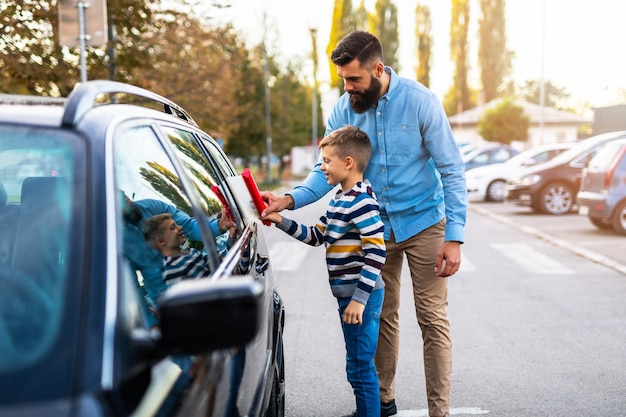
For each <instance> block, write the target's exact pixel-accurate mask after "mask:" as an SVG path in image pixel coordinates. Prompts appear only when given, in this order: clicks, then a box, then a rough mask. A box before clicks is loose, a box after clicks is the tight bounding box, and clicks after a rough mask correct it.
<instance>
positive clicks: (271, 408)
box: [265, 338, 285, 417]
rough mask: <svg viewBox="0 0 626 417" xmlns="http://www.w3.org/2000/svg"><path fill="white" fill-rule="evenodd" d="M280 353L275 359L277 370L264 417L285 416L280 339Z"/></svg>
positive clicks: (283, 366) (283, 369) (283, 368)
mask: <svg viewBox="0 0 626 417" xmlns="http://www.w3.org/2000/svg"><path fill="white" fill-rule="evenodd" d="M279 350H280V352H279V353H278V355H279V356H280V358H277V363H279V365H278V366H279V369H278V370H277V372H276V374H275V375H274V383H273V384H272V393H271V395H270V403H269V404H268V406H267V412H266V413H265V415H266V417H284V416H285V360H284V357H283V356H282V355H283V341H282V338H281V339H280V347H279Z"/></svg>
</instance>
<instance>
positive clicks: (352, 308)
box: [342, 300, 365, 324]
mask: <svg viewBox="0 0 626 417" xmlns="http://www.w3.org/2000/svg"><path fill="white" fill-rule="evenodd" d="M363 311H365V306H364V305H363V304H361V303H359V302H358V301H354V300H351V301H350V304H348V307H346V309H345V311H344V312H343V317H342V319H343V322H344V323H346V324H363Z"/></svg>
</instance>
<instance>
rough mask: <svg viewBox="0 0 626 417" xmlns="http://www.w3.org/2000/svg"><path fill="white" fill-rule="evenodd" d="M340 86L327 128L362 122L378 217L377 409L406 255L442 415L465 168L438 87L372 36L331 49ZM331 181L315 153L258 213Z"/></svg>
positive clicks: (393, 353)
mask: <svg viewBox="0 0 626 417" xmlns="http://www.w3.org/2000/svg"><path fill="white" fill-rule="evenodd" d="M331 60H332V61H333V63H334V64H335V65H336V68H337V73H338V74H339V76H340V77H341V78H342V79H343V80H344V90H345V93H344V94H343V96H342V97H341V98H340V99H339V101H338V102H337V103H336V104H335V106H334V108H333V111H332V113H331V115H330V117H329V119H328V123H327V129H326V135H328V134H329V133H330V132H332V131H333V130H335V129H338V128H340V127H342V126H345V125H353V126H357V127H359V128H360V129H362V130H364V131H365V132H366V133H367V134H368V135H369V137H370V140H371V142H372V148H373V149H372V157H371V158H370V161H369V164H368V167H367V169H366V171H365V173H364V177H365V178H367V179H368V180H369V181H370V182H371V184H372V188H373V190H374V193H375V194H376V195H377V196H378V201H379V203H380V213H381V217H382V220H383V223H384V225H385V243H386V245H387V261H386V264H385V266H384V268H383V271H382V277H383V280H384V282H385V300H384V303H383V309H382V313H381V317H380V332H379V341H378V349H377V352H376V361H375V362H376V369H377V371H378V376H379V381H380V398H381V416H382V417H388V416H391V415H394V414H396V413H397V407H396V404H395V373H396V367H397V363H398V348H399V317H398V308H399V304H400V275H401V269H402V261H403V257H404V255H406V257H407V261H408V265H409V269H410V273H411V279H412V283H413V294H414V302H415V311H416V315H417V321H418V323H419V326H420V329H421V331H422V339H423V357H424V372H425V377H426V391H427V400H428V412H429V416H431V417H435V416H437V417H440V416H446V415H448V413H449V411H450V380H451V371H452V340H451V336H450V324H449V321H448V311H447V310H448V287H447V285H448V279H447V277H449V276H452V275H454V274H455V273H456V272H457V271H458V270H459V266H460V264H461V243H462V242H463V241H464V238H465V237H464V227H465V218H466V211H467V192H466V187H465V169H464V165H463V161H462V158H461V154H460V152H459V150H458V148H457V145H456V142H455V140H454V137H453V135H452V131H451V129H450V125H449V123H448V119H447V117H446V115H445V113H444V111H443V108H442V106H441V103H440V102H439V100H438V99H437V97H436V96H435V95H434V94H433V93H432V92H431V91H430V90H428V89H427V88H426V87H424V86H423V85H422V84H420V83H418V82H416V81H413V80H409V79H406V78H401V77H399V76H398V75H397V74H396V73H395V72H394V70H393V69H391V68H390V67H387V66H385V65H384V64H383V52H382V46H381V44H380V41H379V40H378V39H377V38H376V37H375V36H374V35H372V34H370V33H367V32H362V31H355V32H352V33H350V34H348V35H346V36H345V37H344V38H343V39H342V40H341V41H340V42H339V44H338V45H337V47H336V48H335V49H334V50H333V51H332V54H331ZM328 191H329V186H328V185H327V183H326V180H325V178H324V175H323V173H322V172H321V170H320V163H318V164H317V165H316V166H315V168H314V169H313V171H311V173H310V174H309V176H308V177H307V178H306V180H305V181H304V183H303V184H302V185H300V186H298V187H295V188H294V189H293V190H292V191H290V192H289V193H287V194H286V195H284V196H277V195H275V194H272V193H269V192H264V193H262V194H263V197H264V198H265V199H266V200H267V201H268V203H269V205H268V207H267V209H266V210H265V212H266V213H269V212H273V211H281V210H284V209H294V208H299V207H302V206H305V205H307V204H309V203H312V202H314V201H316V200H318V199H319V198H321V197H323V196H324V195H325V194H326V193H327V192H328Z"/></svg>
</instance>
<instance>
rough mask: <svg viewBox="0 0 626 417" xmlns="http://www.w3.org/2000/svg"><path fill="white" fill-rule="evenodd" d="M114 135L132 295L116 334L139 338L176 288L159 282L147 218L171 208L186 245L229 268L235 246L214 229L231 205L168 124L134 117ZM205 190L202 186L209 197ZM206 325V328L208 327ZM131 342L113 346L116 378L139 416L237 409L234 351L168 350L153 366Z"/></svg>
mask: <svg viewBox="0 0 626 417" xmlns="http://www.w3.org/2000/svg"><path fill="white" fill-rule="evenodd" d="M114 136H115V140H114V145H113V151H112V154H113V155H112V156H113V158H112V159H113V165H114V167H113V177H114V184H115V186H114V190H115V193H116V194H117V196H116V200H117V201H118V207H119V209H118V210H119V212H121V213H120V215H119V218H120V222H119V225H120V226H119V227H120V229H121V230H120V232H119V235H121V236H122V239H121V242H120V243H119V245H120V247H119V249H118V251H119V258H120V261H119V263H120V264H121V265H123V271H122V273H121V274H120V275H122V276H123V277H124V280H123V282H122V283H121V285H120V287H121V291H122V294H125V296H124V297H122V301H121V302H119V303H118V305H119V307H118V308H119V313H118V315H117V316H118V317H117V320H118V322H120V325H119V326H116V328H117V329H118V332H119V334H118V336H117V338H116V339H117V340H118V341H120V340H122V341H123V340H132V339H133V334H137V332H140V331H141V330H142V329H141V327H142V326H143V328H144V329H143V330H144V331H145V330H146V329H145V328H146V327H147V328H149V329H150V330H151V331H153V332H154V331H155V329H156V330H158V326H159V323H158V298H159V296H160V294H162V293H163V292H164V291H165V290H167V288H168V285H165V284H163V280H162V279H161V281H160V282H159V277H160V275H159V274H160V273H161V268H162V256H161V255H160V254H159V253H158V252H156V251H155V250H154V249H152V248H151V247H149V246H148V245H147V244H146V242H145V240H144V237H143V227H142V225H143V222H145V220H146V219H147V218H150V216H153V215H155V214H159V213H162V212H167V213H170V214H171V215H172V216H173V218H174V219H175V220H176V222H177V224H179V225H181V226H182V227H183V230H184V233H185V236H187V237H188V239H187V242H185V244H184V246H185V247H186V248H187V249H196V250H198V251H200V252H202V253H204V254H206V258H207V261H208V264H209V265H210V269H211V272H212V273H213V274H215V272H216V271H217V270H218V269H219V268H220V267H221V262H222V258H223V253H226V252H227V248H226V242H225V240H224V239H219V238H220V237H222V236H215V235H214V233H213V232H212V231H211V230H212V229H211V225H212V224H214V223H215V221H216V219H217V217H218V216H219V214H220V213H221V209H222V207H223V206H222V204H221V203H220V201H219V199H218V198H217V197H216V196H215V195H214V194H212V193H211V191H210V188H208V184H210V183H211V181H213V179H212V178H211V177H209V176H207V172H206V171H204V170H202V169H198V170H196V171H193V172H192V171H191V170H190V169H189V168H188V167H187V166H186V165H184V164H183V163H181V162H180V160H179V159H178V158H177V157H176V155H175V154H176V153H177V152H175V151H173V150H172V146H171V144H170V143H171V142H170V141H167V140H165V141H164V140H163V135H162V133H161V130H160V129H159V128H158V126H156V125H155V124H154V123H153V122H152V121H136V122H132V123H126V124H124V125H122V126H120V127H119V128H118V129H117V131H116V132H115V134H114ZM187 150H188V149H185V150H184V151H187ZM179 152H183V151H179ZM197 167H199V164H197V166H196V168H197ZM198 190H201V191H202V199H200V198H199V191H198ZM221 251H223V252H221ZM202 279H214V277H213V276H211V277H207V278H202ZM174 285H175V284H174ZM131 287H134V288H135V289H136V291H135V295H136V294H137V293H139V294H140V295H141V297H139V300H140V303H132V302H129V300H133V299H137V297H133V290H131V289H129V288H131ZM124 289H125V290H124ZM135 305H138V307H134V306H135ZM135 310H139V311H140V313H141V314H140V315H141V320H138V319H137V315H138V314H137V313H136V312H134V311H135ZM215 320H219V317H215ZM198 332H202V327H201V326H199V328H198ZM146 337H148V336H146ZM125 345H132V344H131V343H123V342H118V343H117V345H116V346H115V347H114V348H113V350H114V351H115V352H116V354H115V357H114V361H115V362H116V364H117V365H115V366H114V368H115V369H118V370H119V374H120V375H114V376H113V377H112V378H111V379H112V380H113V381H119V382H114V385H119V386H120V389H118V390H115V391H116V392H117V393H118V395H119V397H120V401H119V402H121V403H124V404H126V408H127V409H131V410H133V411H134V414H135V415H146V416H170V415H185V416H213V417H225V416H229V415H231V411H230V409H229V407H232V406H231V405H230V404H229V401H228V400H229V396H230V392H231V390H232V386H233V384H231V380H232V378H231V369H230V367H231V363H232V358H233V357H234V353H233V350H231V349H227V350H220V351H215V352H207V353H206V354H204V355H197V356H193V357H191V356H185V355H175V356H168V357H166V358H164V359H162V360H160V361H159V362H158V363H156V364H155V365H154V366H152V367H151V368H149V369H145V368H142V367H141V365H142V364H143V363H142V362H141V360H140V359H138V358H140V357H141V351H140V350H136V349H132V346H131V347H128V346H126V347H125ZM124 386H125V387H126V388H125V389H123V388H122V387H124ZM130 387H132V389H130Z"/></svg>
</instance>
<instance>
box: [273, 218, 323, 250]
mask: <svg viewBox="0 0 626 417" xmlns="http://www.w3.org/2000/svg"><path fill="white" fill-rule="evenodd" d="M276 227H278V228H279V229H280V230H282V231H283V232H285V233H287V234H289V235H291V236H293V237H295V238H296V239H298V240H299V241H301V242H304V243H306V244H308V245H311V246H319V245H321V244H322V243H324V231H325V230H326V216H322V217H321V218H320V220H319V222H318V223H317V224H316V225H315V226H305V225H302V224H298V223H296V222H295V221H293V220H291V219H287V218H286V217H283V218H282V220H281V221H280V223H277V224H276Z"/></svg>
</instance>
